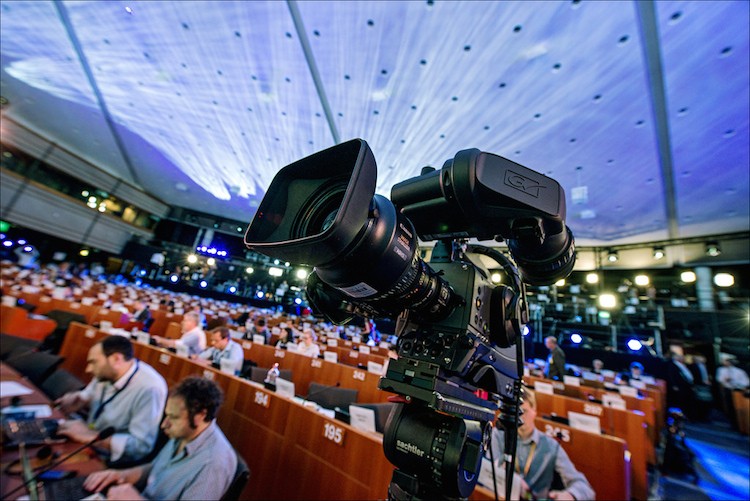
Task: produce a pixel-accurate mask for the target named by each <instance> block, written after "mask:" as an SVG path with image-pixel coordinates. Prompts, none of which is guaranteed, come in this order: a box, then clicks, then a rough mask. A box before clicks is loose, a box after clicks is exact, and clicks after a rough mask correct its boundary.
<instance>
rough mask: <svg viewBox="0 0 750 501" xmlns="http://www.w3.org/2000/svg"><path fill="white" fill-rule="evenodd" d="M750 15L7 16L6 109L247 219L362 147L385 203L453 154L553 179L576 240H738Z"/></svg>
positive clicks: (157, 185)
mask: <svg viewBox="0 0 750 501" xmlns="http://www.w3.org/2000/svg"><path fill="white" fill-rule="evenodd" d="M749 6H750V3H748V2H747V1H744V0H743V1H731V2H730V1H710V2H700V1H658V2H649V1H645V2H635V1H611V2H610V1H596V2H593V1H592V2H589V1H577V0H574V1H560V2H522V1H519V2H514V1H500V2H490V1H482V2H476V1H471V2H451V1H439V0H438V1H434V2H433V1H426V2H425V1H416V0H415V1H375V2H370V1H356V2H354V1H351V2H345V1H335V2H333V1H330V2H327V1H321V2H316V1H303V2H295V1H289V2H282V1H238V2H228V1H212V2H201V1H189V2H186V1H132V2H121V1H106V2H104V1H78V2H76V1H58V2H47V1H37V0H34V1H3V2H2V4H1V7H0V9H1V10H0V22H1V26H0V36H1V40H0V42H1V43H0V50H1V64H2V87H1V89H0V91H1V93H2V97H3V98H4V99H5V100H6V101H7V104H4V105H3V110H2V114H3V118H4V119H5V118H7V119H11V120H13V121H15V122H17V123H19V124H22V125H24V126H25V127H27V128H30V129H32V130H34V131H35V132H37V133H39V134H41V135H42V136H44V137H46V138H48V139H49V140H50V141H54V142H55V143H56V144H59V145H61V146H62V147H64V148H67V149H68V150H70V151H71V152H74V153H76V154H77V155H79V156H81V157H82V158H84V159H86V160H88V161H90V162H92V163H94V164H95V165H97V166H99V167H101V168H102V169H105V170H106V171H109V172H110V173H112V174H114V175H116V176H118V177H120V178H121V179H123V180H125V181H127V182H129V183H132V184H135V185H136V186H139V187H141V188H143V189H144V190H145V191H147V192H149V193H151V194H153V195H154V196H156V197H157V198H159V199H161V200H163V201H165V202H166V203H168V204H170V205H174V206H182V207H190V208H192V209H197V210H200V211H203V212H208V213H211V214H216V215H219V216H222V217H227V218H231V219H234V220H240V221H248V222H249V221H250V220H251V218H252V216H253V214H254V212H255V209H256V208H257V206H258V204H259V202H260V200H261V199H262V197H263V194H264V192H265V190H266V189H267V188H268V186H269V184H270V182H271V179H272V178H273V176H274V174H275V173H276V172H278V170H279V169H280V168H281V167H283V166H284V165H286V164H288V163H291V162H293V161H295V160H297V159H300V158H302V157H305V156H307V155H309V154H311V153H314V152H316V151H319V150H322V149H325V148H328V147H330V146H332V145H334V144H336V143H339V142H342V141H345V140H347V139H351V138H357V137H359V138H363V139H365V140H366V141H367V142H368V143H369V145H370V147H371V148H372V150H373V152H374V154H375V158H376V161H377V163H378V178H377V192H378V193H381V194H383V195H386V196H388V195H389V194H390V188H391V186H392V185H393V184H395V183H397V182H400V181H403V180H405V179H408V178H410V177H413V176H416V175H418V174H419V172H420V169H421V167H423V166H425V165H432V166H435V167H437V168H439V167H440V166H441V165H442V164H443V162H444V161H445V160H447V159H449V158H452V157H453V156H454V155H455V154H456V152H458V151H459V150H463V149H466V148H479V149H481V150H483V151H488V152H491V153H495V154H498V155H502V156H505V157H507V158H509V159H511V160H513V161H515V162H518V163H521V164H523V165H525V166H527V167H529V168H531V169H534V170H536V171H539V172H542V173H544V174H546V175H549V176H551V177H553V178H555V179H556V180H557V181H558V182H559V183H560V184H561V185H562V186H563V187H564V188H565V190H566V195H567V208H568V219H567V222H568V225H569V226H570V227H571V229H572V230H573V232H574V234H575V236H576V239H577V240H578V242H579V244H580V245H585V244H589V245H608V244H617V243H621V244H622V243H625V244H627V243H632V242H639V241H656V240H664V239H677V238H687V237H694V236H702V235H710V234H718V233H730V232H742V231H745V232H746V231H748V230H749V229H750V222H749V221H750V212H749V200H750V193H749V186H750V182H749V179H748V173H749V172H750V168H749V167H750V165H749V159H750V147H749V144H750V139H749V137H750V132H749V130H748V125H749V122H750V120H749V112H748V110H749V109H750V90H749V89H750V84H749V78H750V77H749V75H750V69H749V66H748V61H750V54H748V18H749V17H750V16H749ZM5 139H8V140H10V141H11V142H12V138H4V140H5Z"/></svg>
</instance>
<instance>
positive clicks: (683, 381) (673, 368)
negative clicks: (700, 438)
mask: <svg viewBox="0 0 750 501" xmlns="http://www.w3.org/2000/svg"><path fill="white" fill-rule="evenodd" d="M670 358H671V361H670V362H669V364H668V365H667V383H668V384H669V387H668V388H667V405H669V406H670V407H678V408H680V409H682V412H683V413H684V414H685V416H686V417H688V418H690V419H693V418H694V416H695V415H694V412H693V411H694V409H693V405H692V402H693V383H694V382H695V381H694V379H693V375H692V374H691V373H690V369H688V368H687V366H686V365H685V357H684V356H683V355H680V354H679V353H674V352H672V353H671V355H670Z"/></svg>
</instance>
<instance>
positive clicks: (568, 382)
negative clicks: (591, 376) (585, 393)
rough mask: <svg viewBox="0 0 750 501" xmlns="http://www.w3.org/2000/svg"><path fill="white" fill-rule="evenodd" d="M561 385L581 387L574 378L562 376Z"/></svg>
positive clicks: (578, 380) (578, 381) (579, 381)
mask: <svg viewBox="0 0 750 501" xmlns="http://www.w3.org/2000/svg"><path fill="white" fill-rule="evenodd" d="M563 383H565V385H567V386H581V380H580V379H578V378H577V377H575V376H563Z"/></svg>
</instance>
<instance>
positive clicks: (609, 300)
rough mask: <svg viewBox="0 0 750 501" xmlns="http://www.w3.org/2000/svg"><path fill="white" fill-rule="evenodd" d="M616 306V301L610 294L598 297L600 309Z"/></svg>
mask: <svg viewBox="0 0 750 501" xmlns="http://www.w3.org/2000/svg"><path fill="white" fill-rule="evenodd" d="M616 304H617V300H616V299H615V296H613V295H612V294H602V295H601V296H599V306H601V307H602V308H614V307H615V305H616Z"/></svg>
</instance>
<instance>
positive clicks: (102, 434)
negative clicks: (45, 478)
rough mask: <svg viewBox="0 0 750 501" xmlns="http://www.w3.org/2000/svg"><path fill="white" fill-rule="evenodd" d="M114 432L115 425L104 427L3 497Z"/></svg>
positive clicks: (34, 480) (7, 496) (36, 479)
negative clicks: (91, 437)
mask: <svg viewBox="0 0 750 501" xmlns="http://www.w3.org/2000/svg"><path fill="white" fill-rule="evenodd" d="M114 434H115V429H114V427H112V426H107V427H106V428H104V429H103V430H102V431H100V432H99V434H98V435H97V436H96V437H94V438H93V439H91V440H89V441H88V442H86V443H85V444H83V445H82V446H80V447H78V448H77V449H75V450H74V451H73V452H71V453H70V454H68V455H67V456H65V457H63V458H62V459H58V460H57V461H53V462H51V463H50V464H48V465H46V466H45V467H43V468H41V469H40V470H39V471H38V472H37V473H36V475H34V476H33V477H31V478H30V479H28V480H26V481H25V482H24V483H23V484H21V485H19V486H18V487H16V488H15V489H13V490H12V491H10V492H8V493H7V494H6V495H5V496H4V497H3V499H8V498H9V497H10V495H11V494H13V493H14V492H17V491H20V490H21V489H23V488H24V487H26V486H27V485H29V484H30V483H32V482H36V481H38V480H39V477H41V476H42V475H44V474H45V473H46V472H48V471H49V470H51V469H52V468H55V467H56V466H60V465H61V464H62V463H64V462H65V461H67V460H68V459H70V458H72V457H73V456H75V455H76V454H78V453H79V452H81V451H82V450H83V449H85V448H86V447H90V446H92V445H94V442H97V441H99V440H104V439H107V438H109V437H111V436H112V435H114Z"/></svg>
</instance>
